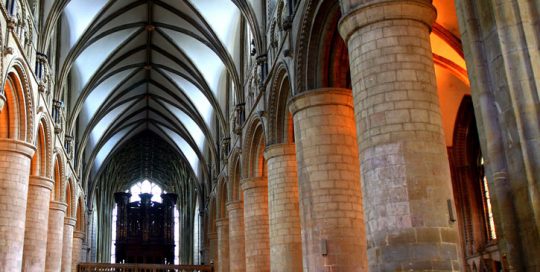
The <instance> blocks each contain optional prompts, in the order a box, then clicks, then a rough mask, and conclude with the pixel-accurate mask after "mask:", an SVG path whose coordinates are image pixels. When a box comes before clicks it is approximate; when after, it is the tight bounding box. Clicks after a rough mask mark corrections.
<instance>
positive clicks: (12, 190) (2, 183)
mask: <svg viewBox="0 0 540 272" xmlns="http://www.w3.org/2000/svg"><path fill="white" fill-rule="evenodd" d="M34 151H35V148H34V147H33V146H32V145H30V144H28V143H25V142H21V141H17V140H12V139H0V270H2V271H21V267H22V259H23V248H24V228H25V221H26V206H27V194H28V182H29V181H28V177H29V175H30V161H31V158H32V155H33V154H34Z"/></svg>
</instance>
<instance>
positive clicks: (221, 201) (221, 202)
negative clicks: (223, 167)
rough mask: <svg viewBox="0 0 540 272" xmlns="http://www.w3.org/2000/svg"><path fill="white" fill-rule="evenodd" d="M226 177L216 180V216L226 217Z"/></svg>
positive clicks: (218, 217)
mask: <svg viewBox="0 0 540 272" xmlns="http://www.w3.org/2000/svg"><path fill="white" fill-rule="evenodd" d="M227 185H228V182H227V179H226V178H225V177H221V178H220V180H219V182H218V187H217V192H216V199H217V205H216V209H217V211H216V218H217V219H221V218H227V208H226V205H227V201H228V192H227Z"/></svg>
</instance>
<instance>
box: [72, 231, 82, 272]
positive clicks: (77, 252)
mask: <svg viewBox="0 0 540 272" xmlns="http://www.w3.org/2000/svg"><path fill="white" fill-rule="evenodd" d="M84 237H85V233H84V232H83V231H78V230H76V231H74V232H73V251H72V252H73V253H71V271H72V272H76V271H77V265H78V264H79V263H80V262H82V248H83V242H84Z"/></svg>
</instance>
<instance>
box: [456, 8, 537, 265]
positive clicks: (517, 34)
mask: <svg viewBox="0 0 540 272" xmlns="http://www.w3.org/2000/svg"><path fill="white" fill-rule="evenodd" d="M455 3H456V9H457V16H458V19H459V21H460V25H459V29H460V32H461V38H462V40H463V52H464V55H465V60H466V62H467V72H468V74H469V79H470V80H471V96H472V99H473V105H474V107H475V115H476V122H477V126H478V136H479V139H480V145H481V146H482V155H483V157H484V162H485V166H486V176H487V178H488V183H489V187H490V193H491V205H492V208H493V215H494V219H495V224H496V227H495V230H496V234H497V241H498V247H499V250H500V252H501V256H502V258H503V264H504V266H505V267H504V269H505V270H507V271H536V270H539V269H540V260H539V259H538V258H536V256H538V255H539V254H540V183H539V182H538V177H540V167H538V165H539V164H540V153H539V152H538V142H539V139H540V123H539V122H538V116H539V112H540V101H539V99H538V90H539V89H540V88H539V87H540V70H539V65H538V63H539V62H540V54H539V51H538V47H539V42H540V39H539V36H540V35H539V32H538V16H537V14H538V12H540V5H538V4H537V5H536V6H535V5H532V4H530V3H528V2H527V1H525V2H524V1H519V0H509V1H501V0H495V1H490V3H491V5H489V6H488V5H484V3H483V1H473V0H459V1H455ZM479 7H482V8H479ZM486 14H489V15H490V17H489V20H484V19H485V18H487V17H486ZM493 75H497V76H493Z"/></svg>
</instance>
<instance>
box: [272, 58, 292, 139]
mask: <svg viewBox="0 0 540 272" xmlns="http://www.w3.org/2000/svg"><path fill="white" fill-rule="evenodd" d="M289 78H290V77H289V71H288V68H287V66H286V64H284V63H281V64H280V65H279V67H278V68H277V72H276V73H275V74H274V77H273V78H272V85H271V89H270V95H269V97H270V98H269V102H268V141H267V142H268V145H271V144H277V143H292V142H294V130H293V127H292V115H291V113H290V112H289V110H288V108H287V102H288V100H289V98H290V97H292V89H291V84H290V80H289Z"/></svg>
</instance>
